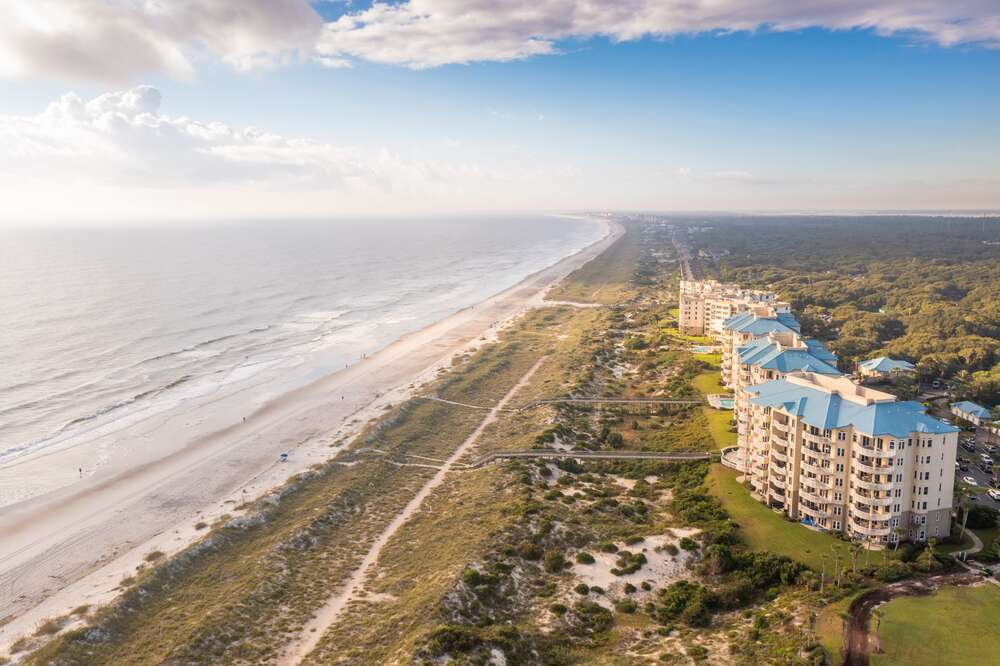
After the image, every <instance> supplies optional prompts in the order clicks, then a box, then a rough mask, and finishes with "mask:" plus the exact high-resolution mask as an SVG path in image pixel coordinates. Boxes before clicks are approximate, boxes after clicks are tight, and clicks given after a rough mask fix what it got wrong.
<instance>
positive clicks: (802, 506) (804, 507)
mask: <svg viewBox="0 0 1000 666" xmlns="http://www.w3.org/2000/svg"><path fill="white" fill-rule="evenodd" d="M799 512H801V513H804V514H806V515H807V516H812V517H813V518H817V519H819V518H829V517H830V512H829V511H827V510H826V509H820V508H819V507H816V506H810V505H809V504H806V503H805V502H799Z"/></svg>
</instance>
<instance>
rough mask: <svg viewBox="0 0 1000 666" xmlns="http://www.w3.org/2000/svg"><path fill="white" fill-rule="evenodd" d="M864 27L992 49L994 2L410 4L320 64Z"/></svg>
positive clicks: (379, 18)
mask: <svg viewBox="0 0 1000 666" xmlns="http://www.w3.org/2000/svg"><path fill="white" fill-rule="evenodd" d="M809 27H820V28H828V29H833V30H848V29H871V30H874V31H875V32H877V33H878V34H881V35H897V34H904V35H910V36H913V37H915V38H917V39H926V40H930V41H933V42H936V43H938V44H941V45H944V46H950V45H954V44H959V43H976V44H981V45H984V46H989V47H1000V5H998V4H997V2H996V1H995V0H949V1H948V2H941V1H940V0H617V1H616V2H591V1H588V0H410V1H409V2H401V3H392V4H390V3H384V2H376V3H374V4H373V5H372V6H371V7H370V8H368V9H366V10H364V11H359V12H354V13H349V14H345V15H343V16H341V17H340V18H339V19H337V20H336V21H333V22H331V23H328V24H327V25H326V26H325V29H324V31H323V37H322V39H321V40H320V42H319V46H318V51H319V53H320V54H321V57H328V58H331V59H334V60H336V61H339V62H343V61H344V59H345V58H358V59H362V60H369V61H373V62H378V63H385V64H393V65H403V66H406V67H412V68H417V69H421V68H428V67H436V66H440V65H445V64H451V63H470V62H478V61H510V60H519V59H523V58H527V57H529V56H535V55H542V54H551V53H556V52H558V51H559V48H560V46H559V45H560V42H562V41H564V40H569V39H585V38H589V37H594V36H601V37H606V38H609V39H611V40H613V41H619V42H621V41H630V40H635V39H640V38H643V37H654V38H663V37H669V36H673V35H678V34H694V33H705V32H733V31H753V30H760V29H766V30H775V31H785V30H797V29H802V28H809Z"/></svg>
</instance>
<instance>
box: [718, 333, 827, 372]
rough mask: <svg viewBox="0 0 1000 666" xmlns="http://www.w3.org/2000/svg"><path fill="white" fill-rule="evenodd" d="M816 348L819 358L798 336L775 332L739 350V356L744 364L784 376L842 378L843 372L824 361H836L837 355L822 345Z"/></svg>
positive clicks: (806, 342)
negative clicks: (801, 373) (802, 374)
mask: <svg viewBox="0 0 1000 666" xmlns="http://www.w3.org/2000/svg"><path fill="white" fill-rule="evenodd" d="M815 349H816V350H817V352H818V354H819V355H817V354H815V353H813V350H812V349H810V347H809V344H808V341H805V340H803V339H802V338H800V337H799V336H797V335H794V334H792V335H777V334H773V333H772V334H770V335H768V336H766V337H760V338H757V339H756V340H754V341H753V342H751V343H749V344H747V345H745V346H743V347H740V348H739V349H738V350H737V357H738V358H739V362H740V363H741V364H744V365H752V366H756V367H759V368H765V369H771V370H777V371H778V372H781V373H785V374H787V373H789V372H797V371H804V372H815V373H817V374H821V375H840V374H841V372H840V370H838V369H837V367H836V366H834V365H832V364H831V363H829V362H827V361H826V360H825V359H827V358H832V359H833V360H836V356H834V355H833V354H831V353H830V352H829V351H828V350H827V349H826V347H825V346H823V345H822V343H820V344H819V346H817V347H815Z"/></svg>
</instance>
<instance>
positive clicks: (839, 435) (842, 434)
mask: <svg viewBox="0 0 1000 666" xmlns="http://www.w3.org/2000/svg"><path fill="white" fill-rule="evenodd" d="M845 439H847V433H846V432H838V433H837V441H838V442H843V441H844V440H845Z"/></svg>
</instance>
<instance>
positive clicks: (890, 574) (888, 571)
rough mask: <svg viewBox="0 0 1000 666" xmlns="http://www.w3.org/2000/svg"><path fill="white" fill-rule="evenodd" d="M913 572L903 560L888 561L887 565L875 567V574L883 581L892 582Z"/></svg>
mask: <svg viewBox="0 0 1000 666" xmlns="http://www.w3.org/2000/svg"><path fill="white" fill-rule="evenodd" d="M911 573H912V572H911V571H910V567H908V566H907V565H906V564H904V563H902V562H895V561H891V562H887V563H886V564H885V566H881V567H878V568H876V569H875V571H874V574H873V575H874V576H875V578H877V579H879V580H880V581H882V582H883V583H892V582H894V581H897V580H902V579H904V578H907V577H908V576H909V575H910V574H911Z"/></svg>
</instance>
